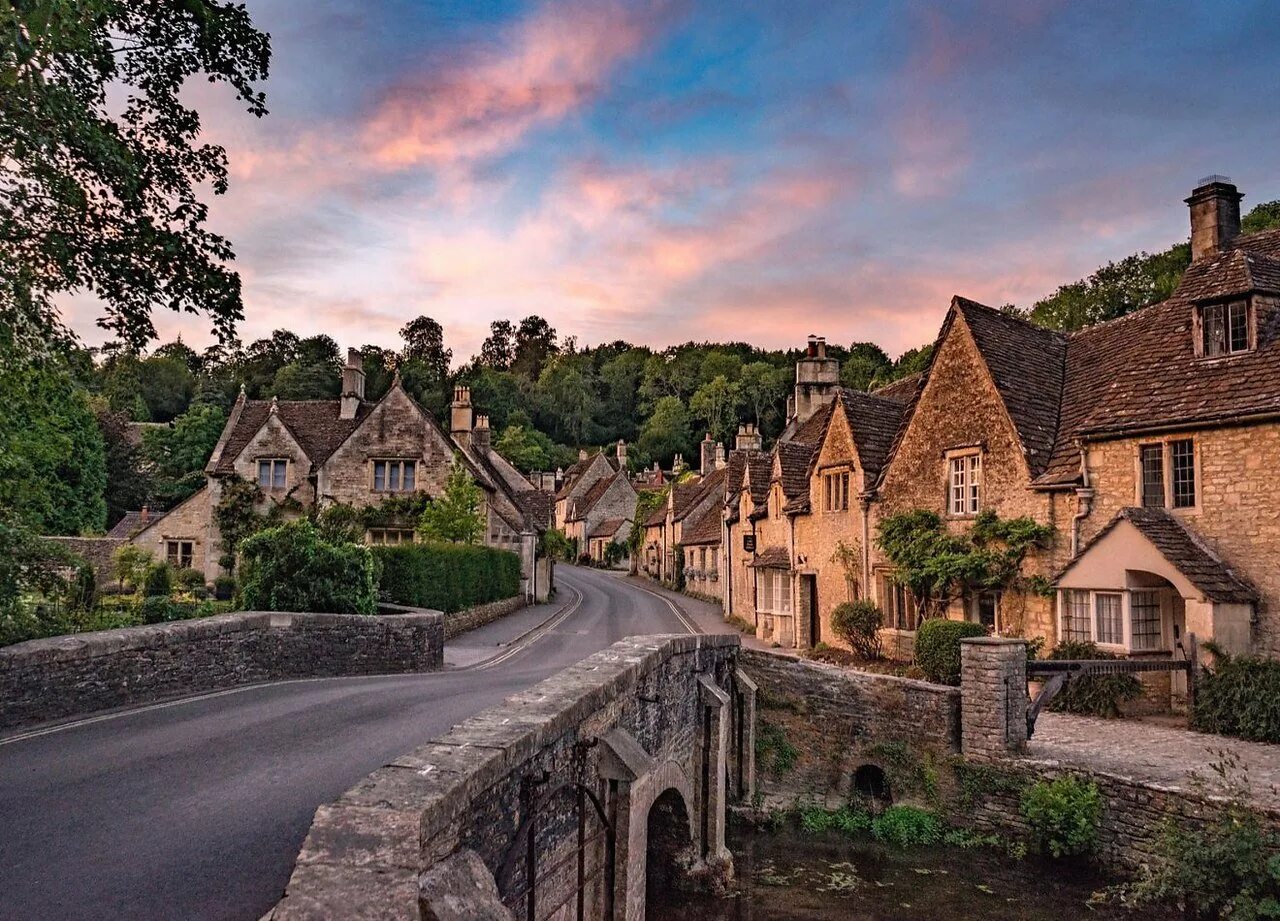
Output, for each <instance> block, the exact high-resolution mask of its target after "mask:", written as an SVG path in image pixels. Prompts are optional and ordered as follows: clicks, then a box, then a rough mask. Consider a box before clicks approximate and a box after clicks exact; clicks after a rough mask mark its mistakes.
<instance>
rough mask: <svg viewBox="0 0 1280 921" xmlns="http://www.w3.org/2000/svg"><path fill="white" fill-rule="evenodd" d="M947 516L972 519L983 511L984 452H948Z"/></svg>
mask: <svg viewBox="0 0 1280 921" xmlns="http://www.w3.org/2000/svg"><path fill="white" fill-rule="evenodd" d="M946 459H947V515H948V517H951V518H972V517H974V516H975V515H977V514H978V512H980V511H981V510H982V452H981V451H954V452H948V453H947V455H946Z"/></svg>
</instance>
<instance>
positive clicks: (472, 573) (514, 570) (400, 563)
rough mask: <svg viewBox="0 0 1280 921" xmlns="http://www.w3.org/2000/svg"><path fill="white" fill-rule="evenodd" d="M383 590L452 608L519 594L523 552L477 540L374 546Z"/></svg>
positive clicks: (386, 596)
mask: <svg viewBox="0 0 1280 921" xmlns="http://www.w3.org/2000/svg"><path fill="white" fill-rule="evenodd" d="M373 553H374V557H375V559H376V560H377V562H378V570H379V574H378V595H379V597H380V598H381V599H382V600H383V601H386V602H389V603H391V604H404V605H410V606H412V607H419V608H431V609H433V610H437V611H444V612H445V613H446V614H451V613H453V612H454V611H461V610H463V609H464V608H470V607H475V606H476V605H478V604H487V603H489V602H490V601H500V600H502V599H504V598H512V597H514V596H516V595H518V594H520V557H519V556H517V555H516V554H514V553H512V552H511V551H510V550H498V549H496V548H494V547H482V546H478V545H476V544H399V545H396V546H389V547H374V548H373Z"/></svg>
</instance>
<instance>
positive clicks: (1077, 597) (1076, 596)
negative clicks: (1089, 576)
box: [1062, 591, 1093, 643]
mask: <svg viewBox="0 0 1280 921" xmlns="http://www.w3.org/2000/svg"><path fill="white" fill-rule="evenodd" d="M1064 595H1065V596H1066V597H1065V599H1064V600H1065V602H1066V603H1065V604H1064V605H1063V608H1062V635H1063V636H1064V637H1065V638H1066V639H1067V640H1069V641H1070V642H1072V643H1088V642H1090V641H1091V640H1092V639H1093V632H1092V631H1091V630H1090V629H1089V593H1088V592H1086V591H1068V592H1064Z"/></svg>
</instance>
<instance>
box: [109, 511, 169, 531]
mask: <svg viewBox="0 0 1280 921" xmlns="http://www.w3.org/2000/svg"><path fill="white" fill-rule="evenodd" d="M167 514H169V513H168V512H151V511H148V512H147V517H146V518H145V519H144V518H143V517H142V512H141V511H136V512H125V513H124V517H123V518H121V519H120V520H119V521H117V522H116V523H115V524H114V525H112V526H111V530H110V531H108V532H107V537H125V538H128V537H133V535H135V534H137V533H138V532H139V531H141V530H143V529H144V528H149V527H151V525H153V524H155V523H156V522H157V521H159V520H160V519H161V518H163V517H164V516H165V515H167Z"/></svg>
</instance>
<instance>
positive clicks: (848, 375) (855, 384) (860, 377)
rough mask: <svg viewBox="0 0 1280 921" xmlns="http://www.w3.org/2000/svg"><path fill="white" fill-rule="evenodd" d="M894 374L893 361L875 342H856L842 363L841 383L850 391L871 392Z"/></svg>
mask: <svg viewBox="0 0 1280 921" xmlns="http://www.w3.org/2000/svg"><path fill="white" fill-rule="evenodd" d="M892 374H893V361H892V360H891V359H890V358H889V356H888V355H886V354H885V351H884V349H882V348H880V346H878V345H876V344H875V343H874V342H855V343H854V344H853V345H852V346H851V347H850V348H849V357H848V358H846V359H845V360H844V361H842V362H841V363H840V383H841V384H843V385H844V386H845V387H848V388H849V389H850V390H864V391H865V390H870V389H871V388H872V387H874V386H878V385H879V384H881V383H884V382H886V381H887V380H888V379H889V378H890V376H891V375H892Z"/></svg>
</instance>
